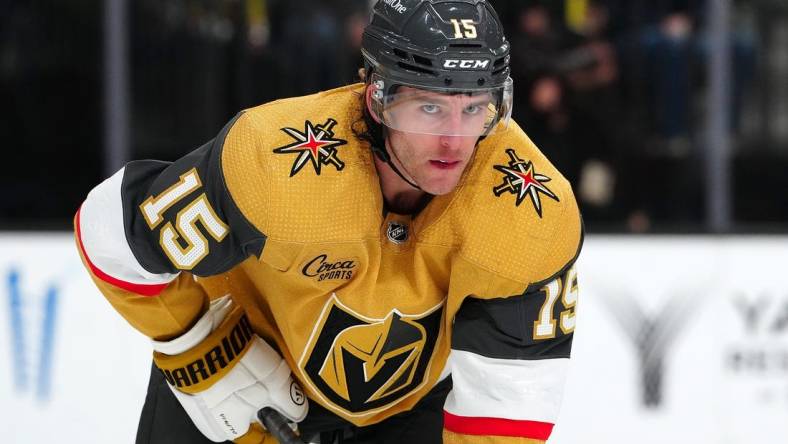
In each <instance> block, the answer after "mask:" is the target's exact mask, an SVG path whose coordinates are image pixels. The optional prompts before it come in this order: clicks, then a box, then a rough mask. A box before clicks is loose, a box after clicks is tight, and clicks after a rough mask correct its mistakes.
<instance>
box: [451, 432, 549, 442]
mask: <svg viewBox="0 0 788 444" xmlns="http://www.w3.org/2000/svg"><path fill="white" fill-rule="evenodd" d="M544 443H545V441H541V440H538V439H529V438H518V437H515V436H480V435H463V434H461V433H454V432H450V431H448V430H445V429H444V430H443V444H544Z"/></svg>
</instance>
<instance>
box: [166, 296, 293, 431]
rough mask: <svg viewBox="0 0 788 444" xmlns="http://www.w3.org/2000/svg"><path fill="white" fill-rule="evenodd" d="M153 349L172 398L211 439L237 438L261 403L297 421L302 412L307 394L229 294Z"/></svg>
mask: <svg viewBox="0 0 788 444" xmlns="http://www.w3.org/2000/svg"><path fill="white" fill-rule="evenodd" d="M153 349H154V350H155V352H154V353H153V360H154V362H155V363H156V366H157V367H158V368H159V369H160V370H161V371H162V373H164V376H165V378H166V379H167V382H168V383H169V386H170V389H172V391H173V393H174V394H175V397H176V398H178V401H180V403H181V405H182V406H183V408H184V410H186V413H188V415H189V417H190V418H191V419H192V421H193V422H194V425H195V426H197V428H198V429H199V430H200V432H202V434H203V435H205V436H206V437H207V438H208V439H210V440H211V441H214V442H222V441H226V440H236V439H238V438H241V437H242V436H243V435H244V434H246V433H247V431H248V430H249V427H250V425H251V424H252V423H253V422H257V411H258V410H259V409H260V408H262V407H273V408H275V409H276V410H278V411H279V412H280V413H282V415H284V416H285V417H286V418H288V419H289V420H290V421H293V422H296V423H297V422H299V421H301V420H303V419H304V417H305V416H306V413H307V410H308V404H307V400H306V396H304V394H303V391H302V390H301V387H299V385H298V383H297V382H295V381H294V380H293V377H292V374H291V372H290V367H288V365H287V362H286V361H285V360H284V359H282V357H281V356H279V354H278V353H277V352H276V351H275V350H274V349H273V348H271V346H270V345H268V344H267V343H266V342H265V341H264V340H263V339H261V338H260V337H259V336H257V335H256V334H255V333H254V332H253V331H252V327H251V325H250V324H249V320H248V319H247V317H246V314H245V313H244V312H243V310H242V309H241V307H238V306H235V305H234V304H233V302H232V299H230V297H229V296H225V297H223V298H220V299H217V300H215V301H213V302H212V303H211V306H210V308H209V309H208V312H207V313H205V315H203V317H202V318H200V320H199V321H197V323H196V324H195V325H194V327H192V328H191V329H190V330H189V331H187V332H186V333H184V334H183V335H181V336H179V337H177V338H175V339H173V340H171V341H167V342H158V341H153Z"/></svg>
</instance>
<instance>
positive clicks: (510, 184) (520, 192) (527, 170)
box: [493, 148, 559, 217]
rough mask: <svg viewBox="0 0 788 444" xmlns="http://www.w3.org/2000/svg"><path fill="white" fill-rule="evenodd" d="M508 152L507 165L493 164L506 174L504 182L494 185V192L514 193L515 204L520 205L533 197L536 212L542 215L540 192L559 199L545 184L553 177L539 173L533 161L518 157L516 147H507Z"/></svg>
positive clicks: (532, 201)
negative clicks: (526, 198)
mask: <svg viewBox="0 0 788 444" xmlns="http://www.w3.org/2000/svg"><path fill="white" fill-rule="evenodd" d="M506 154H508V155H509V163H508V164H507V165H493V168H495V169H496V170H498V171H499V172H501V173H503V174H504V177H503V183H502V184H501V185H498V186H496V187H493V193H495V195H496V196H501V195H502V194H503V193H507V192H508V193H511V194H514V195H515V196H517V200H516V202H515V205H517V206H518V207H519V206H520V204H521V203H523V200H525V197H526V196H528V197H530V198H531V203H533V205H534V209H535V210H536V214H538V215H539V217H542V200H541V199H540V196H539V193H542V194H544V195H545V196H547V197H549V198H550V199H553V200H555V201H556V202H558V201H559V200H558V196H556V195H555V193H553V192H552V191H550V189H549V188H547V186H546V185H545V182H550V181H551V180H552V179H550V178H549V177H547V176H545V175H544V174H539V173H537V172H536V170H535V169H534V165H533V163H531V162H529V161H527V160H523V159H520V158H519V157H517V153H515V152H514V149H512V148H507V149H506Z"/></svg>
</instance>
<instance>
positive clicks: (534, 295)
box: [75, 85, 582, 440]
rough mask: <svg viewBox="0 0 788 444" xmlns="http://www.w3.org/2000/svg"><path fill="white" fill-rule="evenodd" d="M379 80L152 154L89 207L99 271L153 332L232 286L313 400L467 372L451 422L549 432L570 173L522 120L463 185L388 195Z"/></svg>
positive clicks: (404, 393) (374, 418)
mask: <svg viewBox="0 0 788 444" xmlns="http://www.w3.org/2000/svg"><path fill="white" fill-rule="evenodd" d="M362 92H363V86H362V85H353V86H349V87H345V88H339V89H336V90H331V91H327V92H322V93H319V94H315V95H311V96H306V97H299V98H291V99H285V100H279V101H276V102H272V103H268V104H265V105H261V106H258V107H256V108H252V109H249V110H246V111H244V112H242V113H240V114H239V115H238V116H236V117H235V118H234V119H233V120H232V121H231V122H230V123H229V124H228V125H227V126H226V127H225V128H224V129H223V130H222V132H221V133H220V134H219V135H218V136H217V138H216V139H214V140H212V141H210V142H208V143H207V144H206V145H204V146H202V147H200V148H198V149H197V150H195V151H194V152H192V153H191V154H189V155H187V156H185V157H184V158H182V159H179V160H178V161H176V162H173V163H168V162H157V161H136V162H131V163H129V164H128V165H127V166H126V167H124V168H123V169H122V170H120V171H119V172H118V173H116V174H115V175H113V176H112V177H110V178H109V179H107V180H106V181H105V182H103V183H102V184H100V185H99V186H98V187H96V188H95V189H94V190H93V191H92V192H91V193H90V194H89V195H88V197H87V199H86V201H85V202H84V203H83V205H82V207H81V208H80V211H79V212H78V214H77V217H76V220H75V226H76V233H77V242H78V245H79V248H80V252H81V254H82V255H83V259H84V261H85V264H86V265H87V267H88V269H89V270H90V272H91V275H92V276H93V279H94V281H95V282H96V284H97V286H98V287H99V289H100V290H101V291H102V293H103V294H104V295H105V296H106V297H107V299H108V300H109V301H110V302H111V303H112V305H113V306H114V307H115V308H116V309H117V310H118V311H119V312H120V314H121V315H123V316H124V317H125V318H126V319H127V320H128V321H129V323H131V324H132V325H133V326H134V327H135V328H137V329H138V330H140V331H141V332H143V333H144V334H146V335H147V336H149V337H151V338H155V339H159V340H162V339H168V338H172V337H175V336H178V335H179V334H181V333H183V332H184V331H185V330H187V329H188V328H189V327H190V326H191V325H192V323H193V322H194V321H195V320H196V319H197V318H198V317H199V316H200V315H201V313H203V312H204V310H205V308H206V305H207V301H208V300H209V298H211V297H220V296H222V295H225V294H228V293H229V294H231V295H232V297H233V299H234V300H235V301H236V302H237V303H238V304H240V305H241V306H242V307H243V308H244V310H245V312H246V314H247V316H248V319H249V321H250V323H251V325H252V328H253V329H254V330H255V332H256V333H258V334H259V335H261V336H262V337H263V338H265V339H266V340H268V341H269V342H270V343H272V344H275V346H277V347H278V349H279V350H280V352H281V353H282V355H283V356H284V358H285V359H286V360H287V362H288V363H289V364H290V367H291V368H292V370H293V374H294V377H295V378H296V379H297V380H298V381H300V382H301V384H302V386H303V387H304V390H305V392H306V394H307V396H308V397H309V398H310V402H313V403H314V402H317V403H319V404H320V405H322V406H323V407H325V408H327V409H329V410H330V411H332V412H334V413H335V414H337V415H338V416H340V417H342V418H344V419H347V420H348V421H350V422H352V423H354V424H356V425H359V426H363V425H368V424H372V423H376V422H379V421H381V420H383V419H385V418H387V417H389V416H391V415H394V414H396V413H399V412H402V411H404V410H408V409H410V408H411V407H413V406H414V405H415V404H416V402H418V401H419V399H421V397H422V396H424V394H426V393H427V392H429V390H430V389H431V388H432V387H433V386H434V385H435V384H436V383H437V382H439V381H440V380H442V379H443V378H445V377H447V376H448V375H449V374H450V375H451V377H452V380H453V389H452V392H451V393H450V395H449V397H448V399H447V401H446V406H445V427H446V429H447V430H448V431H449V433H451V434H452V436H459V435H489V436H510V437H524V438H531V439H537V440H546V439H547V437H548V436H549V434H550V430H551V429H552V424H553V423H554V421H555V416H556V414H557V410H558V405H559V403H560V393H561V387H562V385H563V374H564V372H565V369H566V365H567V361H568V357H569V352H570V348H571V339H572V332H573V330H574V325H575V313H574V308H575V303H576V298H577V279H576V273H575V271H574V268H573V264H574V261H575V259H576V257H577V255H578V253H579V249H580V245H581V243H582V227H581V222H580V216H579V212H578V208H577V205H576V202H575V199H574V197H573V194H572V191H571V187H570V185H569V184H568V183H567V181H566V180H565V179H564V178H563V177H562V176H561V175H560V173H559V172H558V171H557V170H556V169H555V168H554V167H553V165H551V164H550V162H549V161H548V160H547V159H546V158H545V157H544V156H543V155H542V154H541V153H540V152H539V150H538V149H537V148H536V147H535V146H534V144H533V143H532V142H531V141H530V140H529V139H528V137H527V136H526V135H525V134H524V133H523V131H522V130H521V129H520V128H519V127H518V126H517V125H516V124H514V123H512V124H511V125H510V128H509V129H508V130H507V131H503V132H499V133H496V134H494V135H492V136H489V137H487V138H485V139H484V140H483V141H481V142H480V143H479V145H478V147H477V151H476V154H475V157H474V160H473V162H472V163H471V164H470V165H469V166H468V168H467V170H466V171H465V172H464V174H463V177H462V179H461V181H460V184H459V185H458V187H457V188H456V189H455V190H454V191H453V192H451V193H450V194H447V195H443V196H436V197H434V198H433V199H432V200H431V201H430V203H429V204H428V205H427V206H426V208H425V209H424V210H422V211H421V212H420V213H419V214H418V215H416V216H415V217H413V216H406V215H398V214H393V213H387V212H386V211H385V206H384V202H383V198H382V194H381V191H380V186H379V179H378V176H377V173H376V168H375V165H374V161H373V157H372V156H373V154H372V152H371V150H370V148H369V146H368V145H366V144H365V143H362V142H360V141H359V140H358V139H357V138H356V137H355V136H354V133H353V128H354V127H357V125H363V123H362V120H361V110H360V106H361V102H360V99H359V95H360V94H361V93H362Z"/></svg>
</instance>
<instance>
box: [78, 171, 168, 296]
mask: <svg viewBox="0 0 788 444" xmlns="http://www.w3.org/2000/svg"><path fill="white" fill-rule="evenodd" d="M125 171H126V168H125V167H124V168H121V169H120V171H118V172H117V173H115V174H113V175H112V177H110V178H109V179H107V180H105V181H104V182H102V183H100V184H99V185H98V186H97V187H96V188H93V190H92V191H91V192H90V193H89V194H88V197H87V199H85V202H84V203H82V207H81V208H80V210H79V214H80V216H79V229H80V234H81V240H82V246H83V248H84V249H85V255H86V256H87V258H88V260H89V261H90V262H91V263H92V264H93V265H95V266H96V267H97V268H98V269H99V270H101V271H102V272H104V273H106V274H107V275H109V276H111V277H113V278H115V279H118V280H121V281H124V282H128V283H131V284H140V285H152V284H154V285H155V284H166V283H169V282H170V281H172V280H173V279H175V278H176V277H177V276H178V274H177V273H176V274H168V273H164V274H154V273H150V272H148V271H147V270H145V269H144V268H143V267H142V265H141V264H140V263H139V262H138V261H137V258H136V257H134V253H132V252H131V247H130V246H129V244H128V242H127V241H126V231H125V230H124V228H123V201H122V198H121V185H122V183H123V174H124V172H125Z"/></svg>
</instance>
